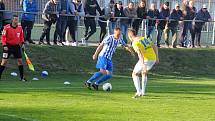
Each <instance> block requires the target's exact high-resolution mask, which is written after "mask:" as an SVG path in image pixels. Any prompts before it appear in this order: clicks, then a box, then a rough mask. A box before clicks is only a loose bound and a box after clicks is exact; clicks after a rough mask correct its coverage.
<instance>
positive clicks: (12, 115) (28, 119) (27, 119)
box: [0, 113, 39, 121]
mask: <svg viewBox="0 0 215 121" xmlns="http://www.w3.org/2000/svg"><path fill="white" fill-rule="evenodd" d="M1 115H2V116H8V117H13V118H17V119H22V120H25V121H39V120H36V119H31V118H22V117H20V116H17V115H14V114H6V113H0V116H1Z"/></svg>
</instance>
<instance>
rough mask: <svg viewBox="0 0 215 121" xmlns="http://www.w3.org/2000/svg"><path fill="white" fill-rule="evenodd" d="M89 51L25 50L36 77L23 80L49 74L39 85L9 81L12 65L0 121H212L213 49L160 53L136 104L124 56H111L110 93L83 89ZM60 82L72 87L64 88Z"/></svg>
mask: <svg viewBox="0 0 215 121" xmlns="http://www.w3.org/2000/svg"><path fill="white" fill-rule="evenodd" d="M94 50H95V48H64V47H46V46H45V47H32V48H30V49H29V51H28V54H29V56H30V57H31V59H32V61H33V64H34V65H35V67H36V70H37V72H36V73H33V74H32V73H31V72H27V75H28V78H29V79H30V78H32V77H34V76H38V75H39V73H38V72H40V71H41V70H44V69H47V70H48V71H49V72H50V76H48V77H47V78H40V80H39V81H30V82H19V81H18V80H19V79H18V78H17V77H10V76H9V73H10V72H11V71H13V70H14V69H15V67H14V66H12V65H11V64H14V61H11V63H10V64H9V65H8V66H9V68H10V69H8V70H6V72H5V73H4V75H3V81H0V121H31V120H35V121H145V120H149V121H183V120H184V121H214V120H215V116H214V113H215V108H214V107H215V103H214V102H215V80H214V76H213V74H214V68H213V67H214V66H213V65H214V63H213V62H212V61H213V59H214V57H215V56H213V55H215V54H214V53H215V52H214V51H215V50H213V49H196V50H186V49H182V50H177V49H173V50H169V49H162V50H161V51H160V54H161V55H160V56H161V63H160V65H157V66H155V68H154V69H153V70H152V71H151V73H150V75H149V83H148V87H147V96H146V97H143V98H140V99H132V98H131V97H132V96H133V94H134V92H135V90H134V86H133V82H132V79H131V78H130V72H131V70H132V68H133V66H134V64H135V62H136V59H135V58H132V59H129V57H130V56H129V55H128V53H126V52H124V51H121V50H118V51H117V52H116V55H115V56H114V64H115V68H114V69H115V70H114V71H115V77H114V78H112V79H111V80H110V82H111V83H112V85H113V90H112V91H111V92H104V91H98V92H95V91H90V90H87V89H85V88H84V87H83V81H84V80H86V79H87V78H89V77H90V75H89V73H91V72H93V71H95V69H94V66H95V65H94V64H95V62H93V61H92V60H91V55H92V53H93V51H94ZM62 53H64V54H62ZM177 55H180V56H177ZM117 62H121V63H119V64H118V65H116V63H117ZM200 65H201V66H202V67H200ZM189 67H190V68H189ZM203 67H204V68H203ZM75 73H81V74H79V75H75ZM117 75H121V76H117ZM122 75H123V76H122ZM64 81H70V82H71V85H63V82H64ZM100 90H101V89H100Z"/></svg>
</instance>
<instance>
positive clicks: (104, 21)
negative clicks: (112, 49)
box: [98, 8, 108, 43]
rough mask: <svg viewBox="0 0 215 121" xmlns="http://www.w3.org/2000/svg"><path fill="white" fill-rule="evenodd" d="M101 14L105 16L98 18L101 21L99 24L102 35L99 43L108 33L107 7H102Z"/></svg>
mask: <svg viewBox="0 0 215 121" xmlns="http://www.w3.org/2000/svg"><path fill="white" fill-rule="evenodd" d="M101 16H103V17H100V18H99V20H98V23H99V26H100V28H101V29H100V35H99V43H101V42H102V41H103V39H104V37H105V35H106V33H107V28H106V27H107V19H108V17H107V16H106V14H105V8H103V9H102V11H101Z"/></svg>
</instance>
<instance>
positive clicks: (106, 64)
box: [96, 56, 113, 72]
mask: <svg viewBox="0 0 215 121" xmlns="http://www.w3.org/2000/svg"><path fill="white" fill-rule="evenodd" d="M96 68H97V69H105V70H108V71H111V72H112V71H113V63H112V60H110V59H107V58H105V57H102V56H99V57H98V60H97V64H96Z"/></svg>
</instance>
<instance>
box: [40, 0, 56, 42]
mask: <svg viewBox="0 0 215 121" xmlns="http://www.w3.org/2000/svg"><path fill="white" fill-rule="evenodd" d="M57 11H58V5H57V0H49V1H48V2H47V3H46V5H45V8H44V10H43V15H42V18H43V20H44V27H43V31H42V35H41V36H40V41H39V44H44V42H43V39H44V38H45V37H46V42H47V44H48V45H51V44H50V30H51V25H52V24H55V23H56V21H57V19H58V15H57Z"/></svg>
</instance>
